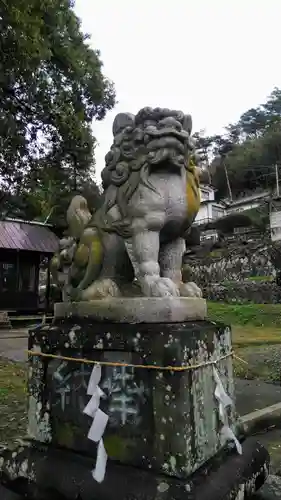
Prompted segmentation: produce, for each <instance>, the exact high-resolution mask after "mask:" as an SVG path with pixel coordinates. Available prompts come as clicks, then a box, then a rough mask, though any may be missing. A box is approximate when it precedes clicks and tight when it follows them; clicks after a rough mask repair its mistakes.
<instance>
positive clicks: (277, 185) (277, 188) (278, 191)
mask: <svg viewBox="0 0 281 500" xmlns="http://www.w3.org/2000/svg"><path fill="white" fill-rule="evenodd" d="M275 178H276V194H277V196H278V198H279V196H280V190H279V172H278V165H277V163H275Z"/></svg>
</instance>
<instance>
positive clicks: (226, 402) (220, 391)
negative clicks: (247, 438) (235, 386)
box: [213, 367, 242, 455]
mask: <svg viewBox="0 0 281 500" xmlns="http://www.w3.org/2000/svg"><path fill="white" fill-rule="evenodd" d="M213 373H214V378H215V382H216V389H215V397H216V399H217V400H218V402H219V417H220V421H221V423H222V429H221V437H222V438H224V439H226V440H231V441H234V444H235V446H236V450H237V452H238V453H239V455H242V446H241V444H240V443H239V441H238V439H237V437H236V436H235V434H234V432H233V430H232V429H231V428H230V427H229V423H228V415H227V411H226V408H227V407H228V406H232V399H231V398H230V397H229V396H228V394H226V392H225V390H224V387H223V385H222V381H221V379H220V377H219V374H218V371H217V369H216V368H215V367H213Z"/></svg>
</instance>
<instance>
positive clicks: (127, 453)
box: [104, 435, 133, 461]
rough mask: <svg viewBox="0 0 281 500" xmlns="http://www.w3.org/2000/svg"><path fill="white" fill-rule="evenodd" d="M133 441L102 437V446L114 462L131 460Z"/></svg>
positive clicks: (114, 436)
mask: <svg viewBox="0 0 281 500" xmlns="http://www.w3.org/2000/svg"><path fill="white" fill-rule="evenodd" d="M132 445H133V440H131V439H125V438H123V437H120V436H116V435H111V436H105V437H104V446H105V449H106V451H107V454H108V456H109V457H110V458H111V459H115V460H120V461H124V460H129V459H130V458H131V455H132V453H131V451H132Z"/></svg>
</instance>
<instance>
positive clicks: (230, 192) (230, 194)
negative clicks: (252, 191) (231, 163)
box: [222, 158, 232, 201]
mask: <svg viewBox="0 0 281 500" xmlns="http://www.w3.org/2000/svg"><path fill="white" fill-rule="evenodd" d="M222 162H223V168H224V172H225V177H226V183H227V188H228V194H229V198H230V201H232V191H231V187H230V182H229V177H228V172H227V168H226V164H225V160H224V158H223V160H222Z"/></svg>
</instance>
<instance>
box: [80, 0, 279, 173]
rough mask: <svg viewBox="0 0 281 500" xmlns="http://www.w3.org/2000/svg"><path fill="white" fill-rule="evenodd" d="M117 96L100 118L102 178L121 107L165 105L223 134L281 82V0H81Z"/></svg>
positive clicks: (96, 131)
mask: <svg viewBox="0 0 281 500" xmlns="http://www.w3.org/2000/svg"><path fill="white" fill-rule="evenodd" d="M75 10H76V14H77V15H78V16H79V17H80V18H81V20H82V27H83V30H84V31H86V32H88V33H89V34H91V36H92V39H91V43H92V46H93V47H94V48H98V49H99V50H100V51H101V58H102V61H103V63H104V68H103V72H104V74H105V75H106V76H108V77H109V78H110V79H111V80H113V81H114V83H115V86H116V92H117V99H118V101H119V103H118V105H117V106H116V107H115V109H114V110H113V111H112V112H111V113H108V115H107V117H106V119H105V120H103V121H102V122H94V124H93V130H94V134H95V137H96V138H97V141H98V143H99V146H98V147H97V149H96V171H97V177H98V180H99V176H100V171H101V170H102V168H103V166H104V156H105V154H106V153H107V151H108V149H109V148H110V145H111V142H112V132H111V126H112V121H113V118H114V116H115V114H116V113H118V112H120V111H129V112H132V113H136V112H137V111H138V110H139V109H140V108H142V107H144V106H153V107H156V106H161V107H168V108H175V109H181V110H182V111H184V112H186V113H191V114H192V117H193V131H195V130H200V129H205V130H206V132H207V133H208V134H209V133H210V134H212V133H221V132H222V129H223V127H224V126H225V125H227V124H228V123H230V122H234V121H235V120H237V119H238V118H239V116H240V115H241V113H243V112H244V111H246V110H247V109H249V108H250V107H253V106H256V105H258V104H260V103H262V102H264V101H265V99H266V97H267V96H268V95H269V94H270V92H271V90H272V89H273V87H274V86H280V87H281V63H280V48H281V39H280V20H281V0H173V1H170V0H142V1H140V0H139V1H136V0H135V1H133V0H131V1H130V0H94V1H93V0H76V9H75Z"/></svg>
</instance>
